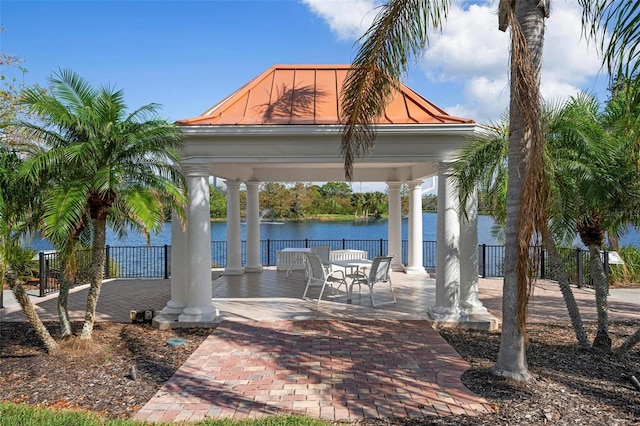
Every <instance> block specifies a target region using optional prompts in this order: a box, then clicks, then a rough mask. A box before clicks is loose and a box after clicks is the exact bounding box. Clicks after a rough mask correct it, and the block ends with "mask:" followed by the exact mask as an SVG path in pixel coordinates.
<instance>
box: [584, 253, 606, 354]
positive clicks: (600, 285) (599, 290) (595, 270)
mask: <svg viewBox="0 0 640 426" xmlns="http://www.w3.org/2000/svg"><path fill="white" fill-rule="evenodd" d="M589 258H590V263H591V277H592V278H593V286H594V287H595V290H596V310H597V312H598V332H597V333H596V337H595V339H594V340H593V347H594V348H596V349H600V350H604V351H606V352H609V351H610V350H611V337H610V336H609V314H608V300H607V299H608V292H609V285H608V283H607V275H606V274H605V272H604V265H603V264H602V258H601V254H600V246H599V245H597V244H590V245H589Z"/></svg>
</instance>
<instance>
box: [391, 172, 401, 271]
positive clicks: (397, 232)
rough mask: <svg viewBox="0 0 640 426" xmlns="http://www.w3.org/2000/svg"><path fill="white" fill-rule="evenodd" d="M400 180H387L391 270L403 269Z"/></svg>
mask: <svg viewBox="0 0 640 426" xmlns="http://www.w3.org/2000/svg"><path fill="white" fill-rule="evenodd" d="M401 187H402V182H387V199H388V200H389V221H388V222H387V231H388V240H389V250H388V254H389V255H393V256H394V258H393V261H392V262H391V270H393V271H404V265H403V264H402V207H401V203H400V188H401Z"/></svg>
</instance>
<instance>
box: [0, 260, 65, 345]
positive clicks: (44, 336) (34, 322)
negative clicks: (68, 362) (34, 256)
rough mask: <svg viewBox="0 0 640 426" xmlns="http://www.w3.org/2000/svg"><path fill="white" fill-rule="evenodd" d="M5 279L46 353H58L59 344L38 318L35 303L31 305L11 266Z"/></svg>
mask: <svg viewBox="0 0 640 426" xmlns="http://www.w3.org/2000/svg"><path fill="white" fill-rule="evenodd" d="M5 277H6V280H7V284H8V285H9V288H11V290H12V291H13V295H14V296H15V298H16V300H17V301H18V303H19V304H20V307H21V308H22V312H24V315H25V316H26V317H27V320H28V321H29V324H31V326H32V327H33V329H34V330H35V332H36V335H37V336H38V337H39V338H40V340H41V341H42V343H43V344H44V347H45V349H46V351H47V352H48V353H50V354H54V353H56V352H57V351H58V344H57V343H56V341H55V340H54V339H53V337H51V333H49V330H47V327H45V326H44V324H43V323H42V320H41V319H40V317H39V316H38V313H37V312H36V309H35V308H34V307H33V303H31V299H29V295H28V294H27V292H26V291H25V289H24V287H22V283H20V282H19V281H18V280H17V279H16V274H15V273H14V272H13V269H12V268H11V265H9V266H8V267H7V272H6V275H5Z"/></svg>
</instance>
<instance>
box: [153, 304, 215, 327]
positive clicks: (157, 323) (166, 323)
mask: <svg viewBox="0 0 640 426" xmlns="http://www.w3.org/2000/svg"><path fill="white" fill-rule="evenodd" d="M215 316H216V317H218V310H217V309H216V314H215ZM179 317H182V315H180V316H173V315H164V314H160V315H156V317H155V318H153V321H152V323H151V325H152V326H153V328H156V329H158V330H173V329H176V328H214V327H217V326H218V324H219V323H220V320H211V321H182V320H179Z"/></svg>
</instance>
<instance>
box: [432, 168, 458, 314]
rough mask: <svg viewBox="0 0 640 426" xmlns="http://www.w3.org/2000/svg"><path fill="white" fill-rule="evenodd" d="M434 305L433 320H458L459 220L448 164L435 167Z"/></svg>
mask: <svg viewBox="0 0 640 426" xmlns="http://www.w3.org/2000/svg"><path fill="white" fill-rule="evenodd" d="M436 239H437V241H436V302H435V305H434V306H433V307H431V309H430V310H429V313H430V314H431V316H432V317H433V318H434V319H436V320H447V319H454V318H455V319H459V314H460V309H459V307H458V301H459V300H460V221H459V219H458V190H457V188H456V187H455V185H454V182H453V179H452V178H451V170H450V169H449V165H448V164H447V163H440V164H439V165H438V216H437V233H436Z"/></svg>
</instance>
